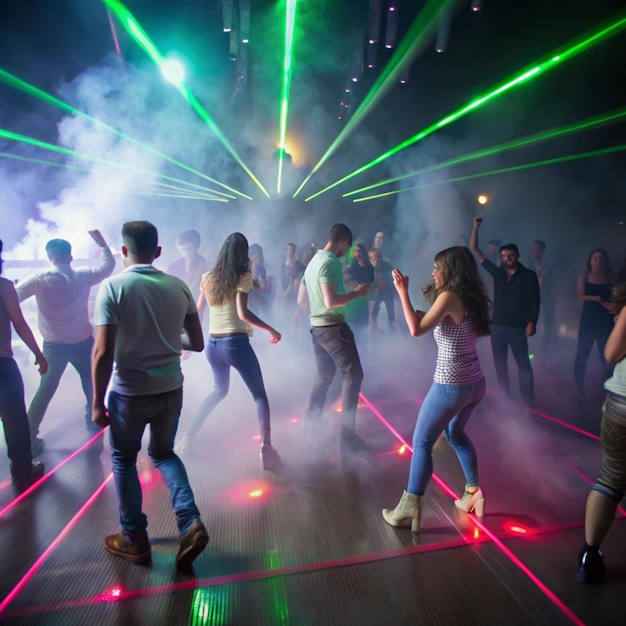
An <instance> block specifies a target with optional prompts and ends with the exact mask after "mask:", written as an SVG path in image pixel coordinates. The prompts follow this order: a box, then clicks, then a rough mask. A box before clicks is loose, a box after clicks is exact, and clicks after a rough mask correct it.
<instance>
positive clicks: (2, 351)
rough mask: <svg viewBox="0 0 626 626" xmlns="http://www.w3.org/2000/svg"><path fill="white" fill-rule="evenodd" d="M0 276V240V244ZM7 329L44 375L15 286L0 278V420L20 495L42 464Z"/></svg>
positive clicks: (41, 358) (44, 366) (42, 360)
mask: <svg viewBox="0 0 626 626" xmlns="http://www.w3.org/2000/svg"><path fill="white" fill-rule="evenodd" d="M0 274H2V240H0ZM11 326H13V328H15V332H16V333H17V334H18V335H19V337H20V339H21V340H22V341H23V342H24V343H25V344H26V345H27V346H28V348H29V350H30V351H31V352H32V353H33V354H34V355H35V365H37V367H38V368H39V373H40V374H41V375H44V374H45V373H46V370H47V368H48V363H47V361H46V357H45V356H44V355H43V353H42V352H41V350H40V349H39V346H38V345H37V341H36V340H35V337H34V336H33V333H32V331H31V329H30V326H29V325H28V324H27V323H26V320H25V319H24V316H23V315H22V309H21V308H20V303H19V301H18V299H17V294H16V293H15V286H14V285H13V283H12V282H11V281H10V280H7V279H6V278H0V418H2V426H3V429H4V438H5V440H6V444H7V454H8V456H9V460H10V462H11V478H12V481H13V487H14V489H15V490H16V491H24V489H27V488H28V487H29V486H30V485H31V484H32V483H34V482H35V481H36V480H38V479H39V478H41V477H42V476H43V472H44V467H43V463H35V464H34V465H33V457H32V454H31V451H30V433H29V428H28V417H27V415H26V405H25V404H24V381H23V380H22V375H21V374H20V370H19V369H18V367H17V363H16V362H15V360H14V359H13V350H12V349H11Z"/></svg>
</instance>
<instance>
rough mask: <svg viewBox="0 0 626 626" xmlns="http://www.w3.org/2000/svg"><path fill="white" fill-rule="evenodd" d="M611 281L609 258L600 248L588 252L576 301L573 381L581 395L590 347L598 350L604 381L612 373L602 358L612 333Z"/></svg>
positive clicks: (611, 369) (583, 390) (579, 281)
mask: <svg viewBox="0 0 626 626" xmlns="http://www.w3.org/2000/svg"><path fill="white" fill-rule="evenodd" d="M613 281H614V277H613V272H611V267H610V263H609V255H608V254H607V253H606V251H605V250H603V249H602V248H597V249H595V250H592V251H591V254H590V255H589V258H588V259H587V271H586V272H585V273H583V274H581V275H580V276H579V277H578V285H577V295H578V299H579V300H582V302H584V304H583V310H582V312H581V314H580V324H579V326H578V344H577V347H576V358H575V359H574V379H575V380H576V386H577V387H578V390H579V391H580V392H581V393H582V394H584V392H585V370H586V369H587V361H588V360H589V354H590V352H591V349H592V348H593V344H594V343H596V344H597V346H598V354H599V356H600V363H601V365H602V371H603V375H604V379H605V380H606V379H607V378H608V377H609V376H610V375H611V372H612V371H613V367H612V366H611V365H610V364H609V363H607V361H606V359H605V358H604V346H606V342H607V339H608V338H609V335H610V334H611V331H612V330H613V305H612V303H611V288H612V286H613Z"/></svg>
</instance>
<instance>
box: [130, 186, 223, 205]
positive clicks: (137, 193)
mask: <svg viewBox="0 0 626 626" xmlns="http://www.w3.org/2000/svg"><path fill="white" fill-rule="evenodd" d="M124 193H126V194H130V195H133V196H150V197H151V198H181V199H184V200H203V201H204V202H228V200H226V198H217V197H215V196H190V195H188V194H180V193H155V192H149V191H134V190H132V189H126V190H125V191H124Z"/></svg>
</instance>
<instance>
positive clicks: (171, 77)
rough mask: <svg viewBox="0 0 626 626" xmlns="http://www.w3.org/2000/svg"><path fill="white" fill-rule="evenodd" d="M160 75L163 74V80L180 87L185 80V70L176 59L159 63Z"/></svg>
mask: <svg viewBox="0 0 626 626" xmlns="http://www.w3.org/2000/svg"><path fill="white" fill-rule="evenodd" d="M161 74H163V78H165V80H167V81H169V82H170V83H173V84H174V85H180V83H182V82H183V80H184V78H185V68H184V66H183V64H182V63H181V62H180V61H177V60H176V59H166V60H165V61H163V63H161Z"/></svg>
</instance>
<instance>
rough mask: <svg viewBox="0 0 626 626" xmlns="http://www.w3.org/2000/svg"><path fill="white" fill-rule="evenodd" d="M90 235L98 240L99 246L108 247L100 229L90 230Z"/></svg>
mask: <svg viewBox="0 0 626 626" xmlns="http://www.w3.org/2000/svg"><path fill="white" fill-rule="evenodd" d="M87 232H88V233H89V236H90V237H91V238H92V239H93V240H94V241H95V242H96V245H97V246H98V247H99V248H106V247H107V242H106V240H105V239H104V237H103V236H102V233H101V232H100V231H99V230H88V231H87Z"/></svg>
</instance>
